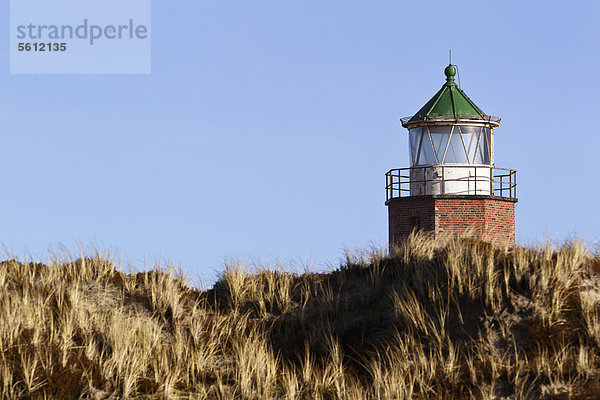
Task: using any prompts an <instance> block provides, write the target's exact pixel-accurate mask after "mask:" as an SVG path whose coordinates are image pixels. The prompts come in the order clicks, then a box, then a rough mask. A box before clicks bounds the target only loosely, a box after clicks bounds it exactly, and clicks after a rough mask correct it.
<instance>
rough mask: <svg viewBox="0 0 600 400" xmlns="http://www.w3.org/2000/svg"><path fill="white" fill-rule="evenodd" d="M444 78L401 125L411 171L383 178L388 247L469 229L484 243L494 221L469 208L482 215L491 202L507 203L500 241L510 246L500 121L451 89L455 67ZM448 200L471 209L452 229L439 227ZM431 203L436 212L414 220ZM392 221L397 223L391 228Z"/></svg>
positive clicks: (511, 180) (512, 180)
mask: <svg viewBox="0 0 600 400" xmlns="http://www.w3.org/2000/svg"><path fill="white" fill-rule="evenodd" d="M444 74H445V75H446V82H445V83H444V84H443V86H442V88H441V89H440V90H439V91H438V92H437V93H436V94H435V95H434V96H433V97H432V98H431V100H429V101H428V102H427V103H426V104H425V105H424V106H423V107H421V109H420V110H419V111H417V113H416V114H414V115H413V116H410V117H406V118H402V119H401V122H402V126H403V127H404V128H406V129H408V148H409V156H410V167H409V168H401V169H393V170H390V171H389V172H388V173H387V175H386V179H387V184H386V192H387V203H386V204H387V205H388V208H389V212H390V243H391V244H392V243H394V242H398V240H399V239H397V237H404V236H407V235H408V234H409V233H410V232H411V231H412V230H414V229H422V230H429V231H433V232H435V233H436V235H437V234H441V233H442V232H453V233H460V232H464V231H466V230H468V229H471V228H473V229H474V231H475V232H480V233H481V235H480V236H481V237H483V238H485V237H488V236H490V235H489V234H490V232H488V231H489V230H490V229H492V230H493V225H494V221H496V218H492V217H490V218H491V219H490V220H488V219H487V217H488V216H487V214H486V213H485V212H484V211H473V210H472V208H473V207H475V208H477V207H479V209H481V210H483V209H482V207H484V206H486V205H488V204H491V203H490V201H500V202H501V203H500V204H504V203H506V205H508V206H507V207H508V208H509V210H508V214H510V208H511V207H512V231H511V229H510V228H509V229H508V231H509V232H508V233H507V234H506V235H505V236H506V237H504V238H503V239H502V240H500V241H501V242H510V241H512V242H514V203H516V171H514V170H510V169H503V168H496V167H495V164H494V129H495V128H498V127H499V125H500V118H498V117H494V116H489V115H487V114H485V113H484V112H483V111H482V110H481V109H480V108H479V107H478V106H477V105H476V104H475V103H474V102H473V101H472V100H471V99H470V98H469V97H468V96H467V95H466V94H465V92H464V91H463V90H462V89H461V88H460V87H459V85H457V84H456V82H455V77H456V74H457V70H456V67H455V66H453V65H448V66H447V67H446V68H445V70H444ZM419 199H420V200H419ZM444 199H445V200H444ZM449 199H454V200H462V201H463V203H464V202H465V201H466V202H467V203H469V204H470V205H469V207H470V208H469V207H467V208H465V207H463V208H461V209H460V210H463V211H464V210H467V209H468V210H467V211H469V212H468V213H467V214H466V215H464V216H461V215H455V216H454V218H456V219H457V221H458V222H457V226H452V224H444V223H443V222H444V221H445V219H444V218H445V217H444V215H441V214H440V215H438V214H439V213H438V211H439V209H440V206H441V205H442V203H443V201H445V202H446V203H448V200H449ZM436 201H437V206H435V207H434V209H433V210H432V211H431V212H429V211H428V213H429V214H431V215H429V214H428V213H424V214H423V215H417V214H419V212H420V211H418V210H422V209H426V208H427V206H426V205H427V204H430V203H431V204H433V203H436ZM432 202H433V203H432ZM413 203H414V204H416V205H411V204H413ZM400 204H403V206H402V207H403V208H402V207H400ZM465 204H466V203H465ZM463 206H464V205H463ZM415 207H416V208H415ZM460 210H458V211H460ZM392 214H394V217H393V216H392ZM458 214H460V213H458ZM392 217H393V218H392ZM400 217H402V218H400ZM463 217H464V218H463ZM398 218H400V220H401V221H400V220H398ZM508 219H509V220H510V215H509V216H508ZM392 220H394V221H396V220H398V221H400V222H398V223H396V222H394V223H393V224H392V222H393V221H392ZM504 222H506V221H504ZM509 222H510V221H509ZM392 225H394V226H392ZM467 225H468V226H467ZM508 225H510V223H509V224H508ZM394 232H395V233H394ZM392 233H394V234H392ZM507 238H508V239H507ZM511 238H512V239H511ZM490 241H494V240H493V239H492V240H490Z"/></svg>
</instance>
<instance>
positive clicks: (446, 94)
mask: <svg viewBox="0 0 600 400" xmlns="http://www.w3.org/2000/svg"><path fill="white" fill-rule="evenodd" d="M444 73H445V74H446V83H445V84H444V86H442V88H441V89H440V90H439V91H438V92H437V93H436V94H435V96H433V97H432V98H431V100H429V101H428V102H427V104H425V105H424V106H423V107H422V108H421V109H420V110H419V111H417V113H416V114H415V115H413V116H412V117H411V118H410V119H408V118H406V119H403V121H402V122H403V125H407V124H412V123H416V122H422V121H423V122H425V121H442V120H459V119H469V120H485V121H490V120H493V119H494V118H495V117H494V118H492V117H489V116H487V115H486V114H485V113H484V112H483V111H481V109H480V108H479V107H477V105H476V104H475V103H473V101H471V99H469V97H468V96H467V95H466V94H465V92H463V91H462V90H461V89H460V88H459V87H458V85H457V84H456V82H454V76H455V75H456V68H455V67H454V66H453V65H448V66H447V67H446V69H445V70H444ZM406 120H408V121H406Z"/></svg>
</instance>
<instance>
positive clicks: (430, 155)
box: [418, 128, 438, 165]
mask: <svg viewBox="0 0 600 400" xmlns="http://www.w3.org/2000/svg"><path fill="white" fill-rule="evenodd" d="M437 163H438V161H437V158H436V157H435V153H434V152H433V146H432V144H431V139H430V137H429V133H428V132H427V128H425V129H423V142H422V143H421V154H420V155H419V163H418V165H428V164H437Z"/></svg>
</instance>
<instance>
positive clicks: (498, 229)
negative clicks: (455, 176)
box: [386, 195, 517, 247]
mask: <svg viewBox="0 0 600 400" xmlns="http://www.w3.org/2000/svg"><path fill="white" fill-rule="evenodd" d="M516 202H517V200H516V199H507V198H504V197H496V196H457V195H443V196H412V197H399V198H393V199H391V200H388V201H387V202H386V205H387V206H388V216H389V234H390V237H389V240H390V247H392V246H393V245H398V244H400V243H401V242H402V241H403V240H404V239H406V237H407V236H408V235H409V234H410V233H411V232H412V231H413V230H414V229H416V230H423V231H425V232H433V233H434V235H435V237H436V238H438V237H445V236H459V235H462V234H465V233H471V234H472V235H473V236H475V237H478V238H480V239H481V240H483V241H486V242H489V243H492V244H494V245H499V246H503V245H514V244H515V203H516Z"/></svg>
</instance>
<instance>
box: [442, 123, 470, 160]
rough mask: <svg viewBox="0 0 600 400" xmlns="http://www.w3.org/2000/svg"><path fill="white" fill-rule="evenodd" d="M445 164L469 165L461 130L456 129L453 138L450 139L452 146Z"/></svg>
mask: <svg viewBox="0 0 600 400" xmlns="http://www.w3.org/2000/svg"><path fill="white" fill-rule="evenodd" d="M444 162H445V163H449V164H452V163H456V164H468V163H469V160H468V159H467V153H466V152H465V146H463V141H462V140H461V134H460V129H458V127H456V129H455V130H454V133H453V134H452V137H451V138H450V144H449V145H448V151H447V152H446V158H445V159H444Z"/></svg>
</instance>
